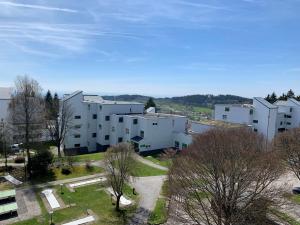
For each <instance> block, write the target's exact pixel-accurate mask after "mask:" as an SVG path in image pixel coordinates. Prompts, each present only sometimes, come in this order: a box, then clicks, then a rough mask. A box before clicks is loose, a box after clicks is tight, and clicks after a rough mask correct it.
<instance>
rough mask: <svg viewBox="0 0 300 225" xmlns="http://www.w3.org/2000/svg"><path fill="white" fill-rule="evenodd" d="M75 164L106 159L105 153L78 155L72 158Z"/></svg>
mask: <svg viewBox="0 0 300 225" xmlns="http://www.w3.org/2000/svg"><path fill="white" fill-rule="evenodd" d="M71 157H72V158H73V160H74V162H85V161H100V160H103V159H104V152H97V153H92V154H84V155H76V156H71Z"/></svg>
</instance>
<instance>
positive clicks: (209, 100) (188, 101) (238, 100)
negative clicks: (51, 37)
mask: <svg viewBox="0 0 300 225" xmlns="http://www.w3.org/2000/svg"><path fill="white" fill-rule="evenodd" d="M103 98H104V99H106V100H116V101H137V102H142V103H145V102H147V101H148V99H149V98H150V97H149V96H143V95H117V96H103ZM152 99H153V100H154V101H155V102H156V103H158V104H164V103H177V104H183V105H193V106H205V107H212V106H213V105H215V104H245V103H252V100H251V99H249V98H244V97H241V96H235V95H209V94H207V95H187V96H180V97H172V98H152Z"/></svg>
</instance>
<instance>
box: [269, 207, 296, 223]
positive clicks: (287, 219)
mask: <svg viewBox="0 0 300 225" xmlns="http://www.w3.org/2000/svg"><path fill="white" fill-rule="evenodd" d="M272 213H273V214H274V215H275V216H277V217H278V218H279V219H280V220H282V221H284V222H287V223H289V224H290V225H300V222H298V221H297V220H296V219H294V218H293V217H291V216H289V215H288V214H286V213H284V212H281V211H279V210H276V209H273V210H272Z"/></svg>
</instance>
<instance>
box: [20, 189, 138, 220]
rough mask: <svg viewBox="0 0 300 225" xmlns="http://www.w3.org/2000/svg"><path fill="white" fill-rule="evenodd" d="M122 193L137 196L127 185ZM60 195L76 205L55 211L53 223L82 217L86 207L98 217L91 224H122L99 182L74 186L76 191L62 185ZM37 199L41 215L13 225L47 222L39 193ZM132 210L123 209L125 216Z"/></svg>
mask: <svg viewBox="0 0 300 225" xmlns="http://www.w3.org/2000/svg"><path fill="white" fill-rule="evenodd" d="M55 188H56V189H57V193H60V187H58V186H57V187H55ZM40 191H41V190H39V192H40ZM39 192H38V193H39ZM124 193H125V195H126V196H128V197H131V198H132V199H134V200H136V199H137V198H138V196H137V195H132V189H131V187H129V186H128V185H127V186H126V187H125V190H124ZM60 196H61V198H62V199H63V201H64V202H65V204H69V203H71V204H74V203H75V204H76V205H75V206H72V207H70V208H65V209H61V210H58V211H55V212H54V213H53V217H52V218H53V221H54V223H55V224H61V223H65V222H69V221H71V220H74V219H77V218H79V217H84V216H86V210H87V209H91V210H92V211H93V212H94V213H95V214H97V216H98V217H99V220H98V221H97V222H95V223H93V224H96V225H109V224H115V225H121V224H124V223H123V217H122V215H121V214H120V213H118V212H116V211H115V206H114V205H113V204H112V202H111V198H110V196H109V194H107V193H106V192H105V191H104V190H103V186H102V185H101V184H95V185H89V186H85V187H80V188H76V192H70V191H69V190H68V189H67V188H66V187H64V188H63V194H62V195H61V194H60ZM38 201H39V204H40V205H41V208H42V215H41V216H39V217H37V218H34V219H30V220H27V221H23V222H18V223H15V225H29V224H30V225H32V224H41V225H48V224H49V220H50V217H49V215H48V213H47V211H46V209H45V207H44V205H43V203H42V201H41V198H40V196H39V194H38ZM134 210H135V206H132V207H130V208H126V209H125V210H124V213H125V214H124V215H125V218H128V217H129V216H130V215H131V214H132V213H133V212H134Z"/></svg>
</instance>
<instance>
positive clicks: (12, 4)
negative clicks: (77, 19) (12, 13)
mask: <svg viewBox="0 0 300 225" xmlns="http://www.w3.org/2000/svg"><path fill="white" fill-rule="evenodd" d="M0 5H4V6H8V7H20V8H28V9H39V10H48V11H61V12H67V13H77V12H78V11H77V10H74V9H67V8H58V7H51V6H43V5H32V4H22V3H16V2H9V1H4V2H0Z"/></svg>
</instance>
